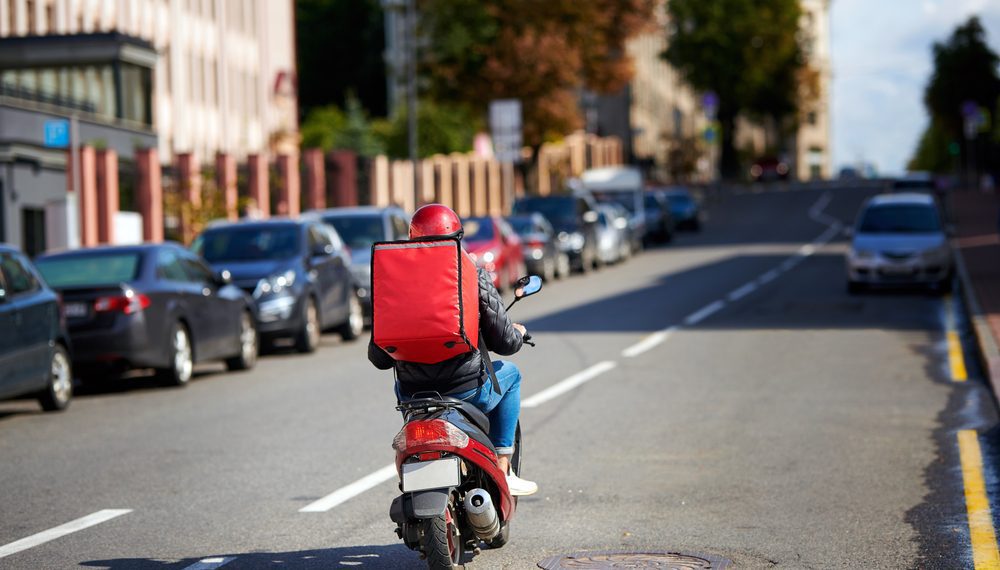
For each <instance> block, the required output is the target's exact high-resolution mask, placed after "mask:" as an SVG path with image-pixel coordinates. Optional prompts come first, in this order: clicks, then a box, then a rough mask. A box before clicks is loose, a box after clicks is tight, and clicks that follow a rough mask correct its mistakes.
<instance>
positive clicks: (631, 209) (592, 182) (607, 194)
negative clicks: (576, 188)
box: [580, 166, 650, 251]
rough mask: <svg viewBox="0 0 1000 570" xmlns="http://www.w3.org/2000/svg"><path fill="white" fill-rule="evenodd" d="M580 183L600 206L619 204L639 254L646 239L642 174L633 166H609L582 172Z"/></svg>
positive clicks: (648, 238) (646, 241)
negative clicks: (624, 212) (627, 214)
mask: <svg viewBox="0 0 1000 570" xmlns="http://www.w3.org/2000/svg"><path fill="white" fill-rule="evenodd" d="M580 180H581V182H582V184H583V186H584V188H586V189H587V190H588V191H590V193H591V194H592V195H593V196H594V199H595V200H597V201H598V202H600V203H616V204H621V205H622V206H624V207H625V209H626V210H628V213H629V227H630V228H631V230H632V239H633V247H632V249H633V250H635V251H639V250H641V249H642V248H643V246H644V245H646V244H647V243H648V242H649V240H650V236H648V235H647V233H648V231H649V229H650V228H649V227H648V226H647V224H646V211H645V210H646V200H645V191H644V189H643V183H642V173H641V172H640V171H639V169H638V168H636V167H634V166H612V167H607V168H595V169H591V170H585V171H584V172H583V175H582V176H581V177H580Z"/></svg>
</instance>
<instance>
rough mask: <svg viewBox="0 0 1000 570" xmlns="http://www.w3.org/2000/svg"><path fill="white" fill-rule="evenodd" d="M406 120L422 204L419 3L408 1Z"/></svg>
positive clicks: (415, 183)
mask: <svg viewBox="0 0 1000 570" xmlns="http://www.w3.org/2000/svg"><path fill="white" fill-rule="evenodd" d="M406 51H407V58H406V120H407V132H408V135H409V146H410V162H411V163H412V164H413V203H414V205H417V204H420V198H421V196H422V194H421V193H420V161H419V153H418V152H417V151H418V149H417V3H416V0H407V2H406Z"/></svg>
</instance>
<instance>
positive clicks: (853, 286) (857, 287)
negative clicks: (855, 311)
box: [847, 281, 864, 295]
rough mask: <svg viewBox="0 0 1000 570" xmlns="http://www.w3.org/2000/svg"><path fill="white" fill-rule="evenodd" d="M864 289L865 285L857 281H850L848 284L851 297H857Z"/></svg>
mask: <svg viewBox="0 0 1000 570" xmlns="http://www.w3.org/2000/svg"><path fill="white" fill-rule="evenodd" d="M863 288H864V284H862V283H858V282H857V281H848V282H847V293H848V294H849V295H857V294H858V293H860V292H861V291H862V289H863Z"/></svg>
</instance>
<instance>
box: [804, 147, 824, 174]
mask: <svg viewBox="0 0 1000 570" xmlns="http://www.w3.org/2000/svg"><path fill="white" fill-rule="evenodd" d="M806 160H807V162H808V164H809V177H810V178H812V179H817V178H822V176H823V147H818V146H811V147H809V154H808V156H807V159H806Z"/></svg>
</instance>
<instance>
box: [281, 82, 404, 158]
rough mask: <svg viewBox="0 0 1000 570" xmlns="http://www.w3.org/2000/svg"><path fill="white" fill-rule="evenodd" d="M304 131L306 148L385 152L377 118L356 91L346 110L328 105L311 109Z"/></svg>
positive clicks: (360, 152) (369, 154) (361, 153)
mask: <svg viewBox="0 0 1000 570" xmlns="http://www.w3.org/2000/svg"><path fill="white" fill-rule="evenodd" d="M300 131H301V133H302V146H304V147H306V148H322V149H324V150H339V149H347V150H353V151H354V152H356V153H358V154H359V155H361V156H374V155H376V154H381V153H383V152H385V148H384V147H383V145H382V142H381V141H380V140H379V138H378V137H377V136H376V135H375V132H374V129H373V122H372V121H370V120H369V118H368V115H367V113H365V110H364V109H362V108H361V103H360V102H359V101H358V99H357V98H356V97H354V96H353V95H352V94H348V96H347V104H346V107H345V109H344V110H341V109H340V108H338V107H337V106H335V105H327V106H325V107H317V108H315V109H313V110H311V111H309V114H308V115H307V116H306V120H305V121H303V123H302V126H301V128H300Z"/></svg>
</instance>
